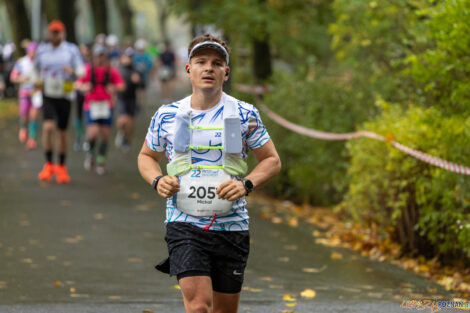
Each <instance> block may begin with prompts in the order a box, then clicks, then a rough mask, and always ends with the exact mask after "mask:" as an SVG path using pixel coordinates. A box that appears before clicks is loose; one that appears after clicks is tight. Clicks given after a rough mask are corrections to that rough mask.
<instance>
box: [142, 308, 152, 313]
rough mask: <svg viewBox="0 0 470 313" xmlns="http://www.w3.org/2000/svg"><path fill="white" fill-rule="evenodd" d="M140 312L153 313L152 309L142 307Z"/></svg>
mask: <svg viewBox="0 0 470 313" xmlns="http://www.w3.org/2000/svg"><path fill="white" fill-rule="evenodd" d="M142 313H153V311H152V310H150V309H143V310H142Z"/></svg>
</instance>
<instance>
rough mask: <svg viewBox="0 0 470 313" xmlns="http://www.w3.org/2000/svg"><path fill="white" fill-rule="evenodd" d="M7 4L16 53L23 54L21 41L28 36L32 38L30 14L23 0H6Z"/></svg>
mask: <svg viewBox="0 0 470 313" xmlns="http://www.w3.org/2000/svg"><path fill="white" fill-rule="evenodd" d="M5 5H6V7H7V12H8V16H9V17H10V25H11V31H12V35H13V42H14V43H15V46H16V51H15V54H16V55H17V56H18V55H20V54H22V49H21V41H22V40H23V39H26V38H28V39H30V38H31V26H30V23H29V16H28V13H27V12H26V7H25V5H24V2H23V0H6V1H5Z"/></svg>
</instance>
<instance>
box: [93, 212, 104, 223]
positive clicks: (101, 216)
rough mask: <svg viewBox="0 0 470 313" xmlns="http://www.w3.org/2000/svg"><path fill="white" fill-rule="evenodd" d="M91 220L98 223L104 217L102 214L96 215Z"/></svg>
mask: <svg viewBox="0 0 470 313" xmlns="http://www.w3.org/2000/svg"><path fill="white" fill-rule="evenodd" d="M93 218H94V219H95V220H98V221H99V220H102V219H103V218H104V215H103V214H102V213H96V214H95V215H93Z"/></svg>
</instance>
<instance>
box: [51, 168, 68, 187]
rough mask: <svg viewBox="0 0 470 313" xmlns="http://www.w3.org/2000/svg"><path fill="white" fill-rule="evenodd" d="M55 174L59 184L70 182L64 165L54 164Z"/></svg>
mask: <svg viewBox="0 0 470 313" xmlns="http://www.w3.org/2000/svg"><path fill="white" fill-rule="evenodd" d="M54 171H55V175H56V180H57V182H58V183H59V184H68V183H70V176H69V174H68V173H67V168H66V167H65V165H63V164H61V165H56V166H55V170H54Z"/></svg>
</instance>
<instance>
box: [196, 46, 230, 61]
mask: <svg viewBox="0 0 470 313" xmlns="http://www.w3.org/2000/svg"><path fill="white" fill-rule="evenodd" d="M204 57H207V58H217V59H219V60H220V61H222V62H225V58H224V56H223V55H222V53H220V52H219V51H217V50H214V49H210V48H209V49H201V50H199V51H197V52H196V53H195V54H194V56H193V57H192V58H191V59H194V58H204Z"/></svg>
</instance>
